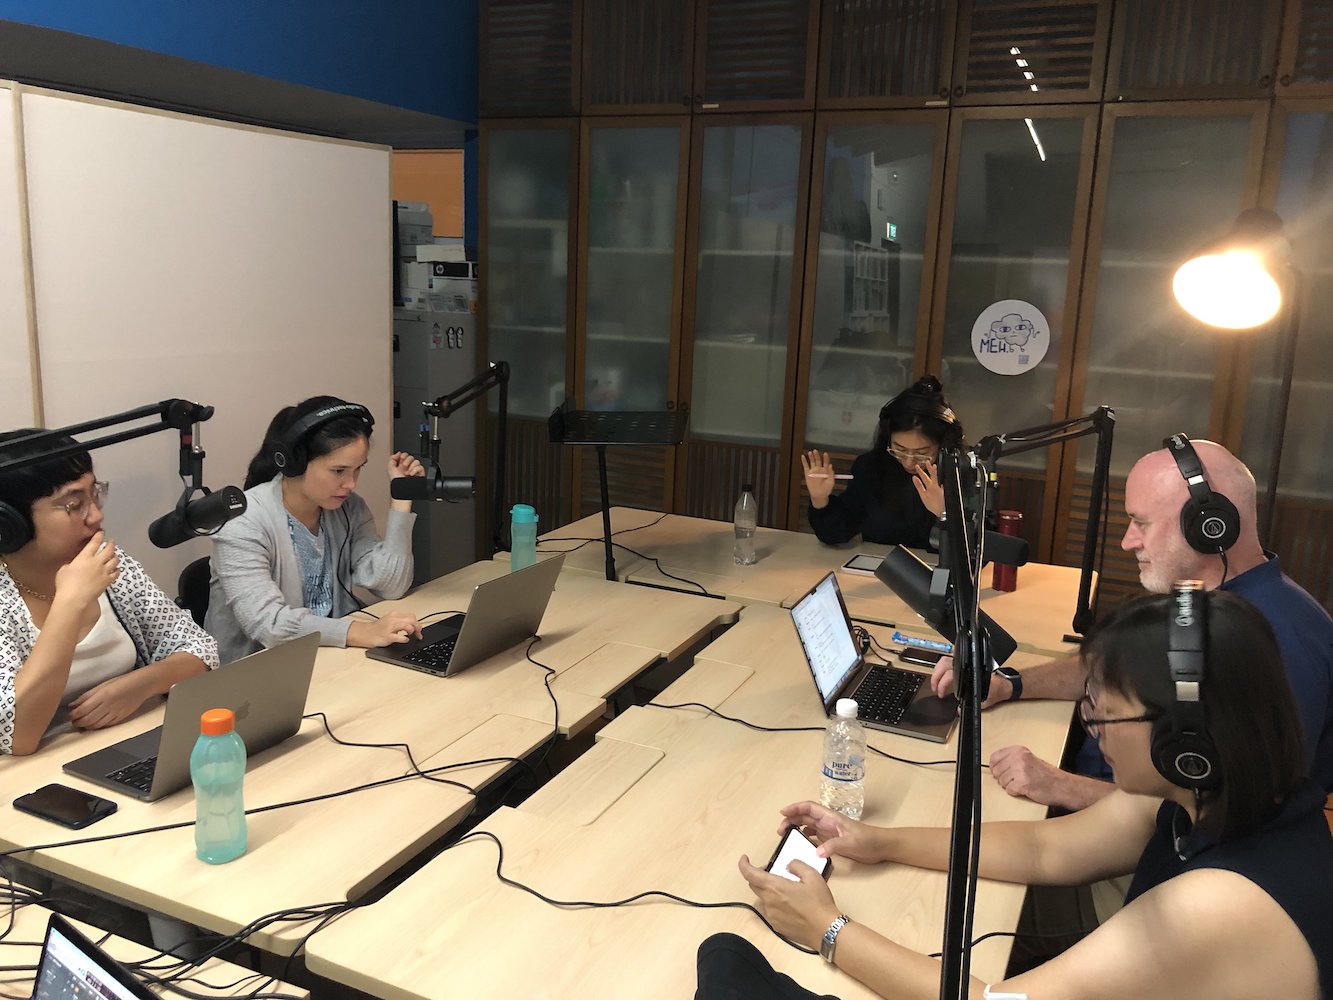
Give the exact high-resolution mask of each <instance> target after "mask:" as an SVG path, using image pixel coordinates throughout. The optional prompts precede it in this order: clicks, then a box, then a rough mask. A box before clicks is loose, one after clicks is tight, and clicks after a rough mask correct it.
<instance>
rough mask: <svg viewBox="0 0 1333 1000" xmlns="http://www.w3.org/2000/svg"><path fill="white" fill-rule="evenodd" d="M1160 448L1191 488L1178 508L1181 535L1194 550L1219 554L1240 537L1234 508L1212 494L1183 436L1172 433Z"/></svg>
mask: <svg viewBox="0 0 1333 1000" xmlns="http://www.w3.org/2000/svg"><path fill="white" fill-rule="evenodd" d="M1162 447H1163V448H1165V449H1166V450H1167V451H1169V452H1171V457H1172V458H1174V459H1175V460H1176V468H1177V469H1179V470H1180V474H1181V475H1182V476H1183V477H1184V478H1185V483H1186V485H1188V486H1189V489H1190V498H1189V499H1188V500H1186V501H1185V506H1183V507H1181V508H1180V533H1181V534H1183V535H1184V536H1185V541H1187V542H1189V546H1190V548H1192V549H1194V551H1196V552H1206V553H1208V554H1209V555H1220V554H1221V553H1223V552H1225V551H1226V550H1227V549H1229V548H1231V546H1233V545H1235V544H1236V540H1237V539H1238V538H1240V514H1239V513H1237V511H1236V505H1235V504H1234V503H1232V502H1231V501H1230V500H1228V499H1227V498H1226V496H1225V495H1223V494H1221V493H1214V492H1213V490H1212V488H1211V487H1210V486H1209V485H1208V477H1207V476H1205V475H1204V474H1203V463H1202V462H1200V461H1199V456H1198V455H1197V454H1196V453H1195V451H1194V446H1193V445H1192V444H1190V439H1189V438H1187V437H1186V436H1185V435H1184V434H1172V435H1171V436H1170V437H1169V438H1166V439H1165V440H1164V441H1163V442H1162Z"/></svg>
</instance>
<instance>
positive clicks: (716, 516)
mask: <svg viewBox="0 0 1333 1000" xmlns="http://www.w3.org/2000/svg"><path fill="white" fill-rule="evenodd" d="M684 447H685V462H686V470H685V482H686V483H687V491H686V495H685V509H684V510H682V511H677V513H680V514H687V515H689V516H690V517H707V518H712V519H713V520H716V521H730V520H731V518H732V514H733V512H734V508H735V506H736V500H737V498H738V497H739V496H740V495H741V487H742V486H744V485H745V484H746V483H750V484H752V485H753V486H754V497H755V500H756V501H757V502H758V504H759V523H760V524H761V525H764V526H766V527H774V526H775V525H777V524H778V521H777V518H778V516H779V513H780V511H781V510H782V506H783V505H782V498H781V497H780V496H779V495H778V483H779V479H780V468H779V462H780V461H781V452H780V451H779V449H777V448H761V447H758V446H755V445H749V444H733V443H731V442H728V441H701V440H693V441H690V442H688V443H687V444H686V445H685V446H684Z"/></svg>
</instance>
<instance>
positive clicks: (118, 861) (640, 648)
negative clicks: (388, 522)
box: [0, 562, 740, 954]
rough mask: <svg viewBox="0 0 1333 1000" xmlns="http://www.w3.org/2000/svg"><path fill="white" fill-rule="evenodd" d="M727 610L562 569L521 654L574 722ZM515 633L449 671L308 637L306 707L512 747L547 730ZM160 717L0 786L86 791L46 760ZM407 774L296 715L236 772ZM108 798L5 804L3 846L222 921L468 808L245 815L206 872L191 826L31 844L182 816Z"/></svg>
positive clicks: (352, 731) (344, 880)
mask: <svg viewBox="0 0 1333 1000" xmlns="http://www.w3.org/2000/svg"><path fill="white" fill-rule="evenodd" d="M503 572H505V567H503V566H502V565H501V564H499V563H495V562H484V563H478V564H475V565H474V566H470V567H466V568H465V569H463V570H460V571H458V572H457V573H453V574H450V575H449V576H448V577H444V578H441V579H440V580H437V581H434V582H433V583H431V584H428V585H426V586H424V587H422V588H420V589H419V590H418V591H416V592H415V593H414V594H412V595H411V596H410V597H408V598H406V599H404V600H401V601H396V602H386V604H384V605H380V606H377V609H376V610H384V609H385V608H386V607H391V606H392V607H401V608H406V609H408V610H411V611H414V612H416V613H418V614H421V615H424V614H427V613H428V612H430V611H446V610H453V609H461V608H466V606H467V599H468V595H469V594H470V593H471V590H472V588H473V587H474V586H475V585H476V584H477V583H480V582H482V581H483V580H486V579H490V578H492V577H494V576H496V575H498V574H500V573H503ZM739 611H740V608H739V607H738V606H737V605H735V604H730V603H727V602H724V601H715V600H710V599H707V598H702V597H691V596H689V595H686V594H674V593H664V592H662V591H653V590H646V589H643V588H638V587H625V586H622V585H619V584H614V583H608V582H606V581H605V580H595V579H592V578H590V577H586V576H580V575H577V574H569V575H562V577H561V578H560V580H559V581H558V582H557V585H556V590H555V594H554V595H553V597H552V600H551V605H550V607H549V608H548V610H547V615H546V618H545V619H544V621H543V625H542V630H541V636H542V637H541V639H540V640H539V641H538V642H536V643H535V644H534V645H533V647H532V655H533V657H534V658H535V659H537V660H539V661H540V662H542V663H544V664H547V665H548V666H550V667H552V668H554V669H555V670H557V671H558V676H557V678H556V679H555V680H554V681H553V682H552V684H551V690H552V692H553V693H554V694H555V696H556V698H557V699H558V702H559V716H560V719H559V729H560V732H561V733H563V734H569V733H576V732H579V731H580V730H581V729H583V728H585V727H586V726H587V725H588V724H589V723H590V722H591V721H592V720H593V719H596V718H598V717H599V716H600V715H601V714H602V713H603V712H604V711H605V709H606V697H607V695H608V694H610V693H611V692H613V691H616V690H617V689H619V688H620V687H622V686H624V685H625V684H627V683H628V682H630V681H631V680H633V678H634V677H636V676H637V675H638V674H640V673H641V672H642V671H643V670H645V669H647V668H648V667H649V666H652V665H653V664H655V663H656V662H658V661H659V660H660V659H663V658H667V659H670V658H673V657H675V656H678V655H680V653H681V652H682V651H684V650H686V649H688V648H689V647H691V646H692V645H693V644H696V643H700V642H702V641H705V640H706V639H707V638H708V637H710V636H711V635H712V632H713V630H714V629H715V628H719V627H720V626H722V625H725V624H727V623H729V622H731V621H733V620H735V618H736V616H737V614H738V613H739ZM527 645H528V644H526V643H524V644H522V645H520V646H518V647H515V648H514V649H511V650H509V651H507V652H505V653H503V654H500V655H498V656H495V657H492V658H491V659H490V660H487V661H485V662H484V663H481V664H478V665H477V666H475V667H473V668H471V669H469V670H467V671H465V672H463V673H461V674H458V675H456V676H454V677H450V678H439V677H434V676H432V675H428V674H424V673H421V672H418V671H414V670H407V669H404V668H402V667H397V666H394V665H392V664H387V663H382V662H380V661H377V660H371V659H369V658H367V657H366V656H365V653H364V651H363V650H359V649H332V648H325V649H321V650H320V652H319V654H318V656H317V658H316V665H315V676H314V680H313V682H312V686H311V691H310V697H309V699H308V701H307V711H308V712H310V713H314V712H322V713H324V714H325V715H326V716H327V718H328V721H329V725H330V726H331V728H332V730H333V732H334V733H335V734H336V735H337V736H338V737H339V738H340V739H343V740H347V741H352V742H362V743H405V744H408V745H409V746H410V747H411V749H412V752H413V754H414V755H415V757H416V760H417V762H418V764H419V765H421V766H423V767H428V768H434V767H440V766H443V765H449V764H453V763H458V762H467V761H474V760H484V759H488V758H521V757H524V756H526V755H528V754H530V753H532V752H533V751H534V750H536V749H537V748H539V747H540V746H541V745H542V744H543V743H544V742H545V741H547V740H548V739H550V738H551V736H552V734H553V724H554V721H555V719H554V715H555V712H554V706H553V704H552V701H551V694H549V693H548V692H547V690H546V687H545V684H544V680H545V676H546V674H545V671H543V670H542V669H540V668H539V667H537V666H534V665H533V664H532V663H530V662H528V661H527V659H526V658H525V656H524V650H525V649H526V648H527ZM224 669H225V668H224ZM161 716H162V708H161V707H160V706H159V707H155V708H152V709H150V710H147V711H145V712H141V713H140V714H139V715H137V716H135V717H134V718H133V719H131V720H127V721H126V722H124V723H121V724H120V725H118V726H115V727H112V728H111V729H107V730H102V731H99V732H94V733H79V734H65V735H61V736H57V737H55V738H53V739H52V740H51V741H49V744H48V745H46V746H44V747H43V748H42V750H41V751H40V752H39V753H37V754H35V755H34V756H32V757H26V758H14V757H5V758H2V759H0V798H3V799H4V800H6V801H11V800H13V799H14V798H15V797H16V796H18V795H20V794H22V793H24V792H28V791H31V790H33V789H34V788H37V787H40V786H41V785H44V784H46V783H47V782H50V781H58V782H63V783H65V784H70V785H74V786H77V787H83V788H85V789H87V790H88V791H93V792H98V791H99V790H98V788H97V786H94V785H92V784H90V783H88V782H84V781H82V780H80V779H78V778H75V777H73V776H71V775H65V774H63V773H61V771H60V766H61V764H63V763H64V762H66V761H69V760H72V759H74V758H75V757H78V756H81V755H82V754H85V753H89V752H91V751H92V750H95V749H98V748H100V747H102V746H106V745H108V744H110V743H113V742H115V741H117V740H119V739H122V738H124V737H126V736H129V735H132V734H133V733H136V732H140V731H142V730H144V729H147V728H150V727H151V726H154V725H157V724H160V722H161ZM513 766H514V764H513V762H512V761H508V760H503V761H498V762H493V763H489V764H485V765H480V766H476V767H472V768H468V769H460V770H450V771H447V772H444V773H443V774H441V775H440V776H441V777H442V778H448V779H450V780H452V781H456V782H461V783H462V784H463V785H465V786H467V787H468V788H479V787H480V786H481V785H483V784H485V783H486V782H487V781H490V780H492V779H494V778H495V777H496V776H497V775H499V774H500V773H502V772H504V771H506V770H508V769H509V768H511V767H513ZM409 770H410V765H409V763H408V761H407V758H406V754H405V753H404V752H403V751H402V750H401V749H378V748H365V747H344V746H339V745H337V744H336V743H334V742H333V741H331V740H330V739H329V738H328V737H327V736H326V735H325V734H324V730H323V726H322V724H321V723H320V722H319V721H318V720H307V721H306V722H305V723H304V724H303V725H302V728H301V730H300V732H299V733H298V734H297V735H296V736H295V737H293V738H292V739H291V740H289V741H287V742H286V743H284V744H283V745H282V746H280V747H275V748H273V749H271V750H268V751H265V752H264V753H261V754H257V755H255V757H254V759H253V760H252V762H251V766H250V768H249V770H248V772H247V774H246V786H245V796H246V805H247V807H250V808H254V807H257V806H265V805H269V804H274V803H283V802H290V801H292V800H297V799H305V798H310V797H317V796H321V795H324V794H326V793H331V792H336V791H339V790H342V789H347V788H351V787H353V786H358V785H362V784H369V783H374V782H382V781H388V780H391V779H397V778H401V777H402V776H403V775H405V774H407V773H408V772H409ZM106 794H107V795H109V796H110V797H112V798H114V799H115V800H116V801H117V803H118V805H119V807H120V808H119V810H118V811H117V812H116V813H115V814H114V815H112V816H110V817H108V818H107V819H105V820H103V821H101V822H100V823H98V824H97V825H96V826H93V827H90V828H88V829H87V830H83V831H70V830H64V829H62V828H60V827H58V826H55V825H53V824H51V823H49V822H47V821H45V820H42V819H39V818H37V817H34V816H29V815H28V814H26V813H19V812H17V811H13V812H12V815H11V816H10V817H8V818H7V822H6V823H5V824H4V826H3V828H2V829H0V848H2V849H9V848H19V847H25V848H26V847H35V848H36V849H34V850H31V851H27V852H25V853H23V854H22V855H20V857H21V858H22V859H23V860H24V861H26V862H28V863H29V864H32V865H34V866H36V867H39V868H42V869H45V870H48V871H50V872H52V873H55V874H58V875H60V876H62V877H64V878H67V879H69V880H71V881H73V882H76V883H79V884H83V885H87V886H90V887H92V888H94V889H96V890H98V891H101V892H104V893H107V894H108V895H111V896H113V897H116V898H118V899H122V900H125V901H127V902H129V903H130V904H131V905H134V906H137V907H140V908H143V909H146V910H150V911H155V912H158V913H163V914H166V915H168V916H171V917H174V918H177V919H179V920H184V921H187V922H189V923H192V924H197V925H200V926H202V927H206V928H208V929H210V930H214V931H220V932H224V933H232V932H234V931H236V930H238V929H239V928H241V927H243V926H245V925H246V924H247V923H249V922H250V921H251V920H253V919H254V918H256V917H258V916H260V915H262V914H264V913H267V912H270V911H276V910H279V909H284V908H289V907H298V906H304V905H308V904H315V903H325V902H336V901H343V900H350V899H355V898H357V897H358V896H360V895H362V894H363V893H364V892H366V891H367V890H368V889H369V888H371V887H372V886H375V885H377V884H378V883H380V882H381V881H383V880H384V878H385V877H386V876H387V875H388V874H390V873H391V872H392V871H394V870H395V869H396V868H398V867H400V866H401V865H402V864H403V863H405V862H406V861H408V860H410V859H411V858H412V857H414V856H415V855H416V854H418V853H419V852H420V851H421V850H422V849H423V848H425V847H426V846H427V845H429V844H430V843H432V842H433V841H435V840H437V839H438V838H439V837H441V836H442V835H444V834H445V833H447V832H448V831H449V830H450V829H452V828H453V827H454V826H455V825H456V824H457V823H458V822H459V821H460V820H461V819H463V818H464V817H465V816H467V815H468V813H469V812H470V811H471V810H472V808H473V804H474V796H473V795H472V794H471V793H470V792H469V791H467V790H466V789H464V788H458V787H454V786H452V785H448V784H442V783H438V782H435V781H428V780H422V779H419V778H414V779H411V780H402V781H396V782H395V783H392V784H386V785H381V786H379V787H374V788H370V789H367V790H364V791H358V792H355V793H354V794H349V795H343V796H341V797H335V798H330V799H323V800H320V801H315V802H311V803H308V804H303V805H296V806H290V807H286V808H280V809H275V810H272V811H268V812H262V813H257V814H252V815H251V816H250V817H249V849H248V851H247V852H246V854H245V855H243V856H242V857H241V858H238V859H237V860H236V861H233V862H231V863H229V864H227V865H225V866H222V867H216V868H215V867H213V866H211V865H207V864H205V863H203V862H202V861H199V860H198V859H197V858H196V857H195V855H194V841H193V837H194V831H193V829H192V827H191V826H189V825H186V826H183V827H182V828H179V829H173V830H168V831H162V832H157V833H149V834H143V835H138V836H129V837H125V838H122V839H116V840H110V841H103V842H94V843H77V844H74V845H72V846H64V847H51V846H40V845H51V844H55V843H62V842H67V841H82V840H85V839H86V838H95V837H99V836H103V835H106V834H116V833H124V832H129V831H136V830H142V829H144V828H146V827H153V826H158V825H164V824H173V823H183V824H191V823H192V822H193V819H194V794H193V791H192V790H191V789H189V788H186V789H183V790H182V791H180V792H177V793H176V794H174V795H170V796H168V797H166V798H165V799H162V800H160V801H159V802H156V803H151V804H149V803H143V802H139V801H137V800H133V799H128V798H125V797H122V796H117V795H115V794H114V793H106ZM309 929H310V925H300V924H297V925H292V924H283V925H279V926H275V927H272V928H270V929H268V930H266V931H263V932H260V933H258V934H256V935H254V936H252V938H251V940H252V941H253V942H254V943H256V944H258V945H259V946H260V947H263V948H265V949H267V950H269V951H274V952H278V953H282V954H287V953H290V952H291V951H292V950H293V949H294V948H295V947H296V946H297V944H298V943H299V941H300V940H301V937H302V936H303V935H304V934H305V933H306V932H307V931H308V930H309Z"/></svg>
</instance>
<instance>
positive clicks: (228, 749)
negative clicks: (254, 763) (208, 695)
mask: <svg viewBox="0 0 1333 1000" xmlns="http://www.w3.org/2000/svg"><path fill="white" fill-rule="evenodd" d="M190 781H191V782H193V784H194V810H195V815H194V850H195V854H197V855H198V856H199V859H200V860H201V861H207V862H208V863H209V864H210V865H220V864H224V863H226V862H228V861H234V860H235V859H236V858H239V857H240V856H241V855H242V854H244V853H245V801H244V798H243V796H242V793H241V786H242V784H243V783H244V781H245V743H244V742H243V741H242V740H241V736H240V734H239V733H238V732H236V716H235V714H234V713H233V712H232V710H231V709H229V708H211V709H209V710H208V711H207V712H205V713H204V714H203V715H201V716H200V717H199V740H198V741H197V742H196V743H195V745H194V750H193V751H191V753H190Z"/></svg>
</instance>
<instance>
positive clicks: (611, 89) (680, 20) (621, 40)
mask: <svg viewBox="0 0 1333 1000" xmlns="http://www.w3.org/2000/svg"><path fill="white" fill-rule="evenodd" d="M585 9H586V14H585V18H586V22H585V25H584V34H583V44H584V45H585V46H586V47H588V49H589V56H590V58H588V59H586V60H585V62H584V66H585V69H586V76H585V81H586V88H587V89H586V90H585V94H586V95H587V100H588V103H590V104H597V105H633V104H674V105H677V106H680V107H683V104H682V102H683V101H688V97H689V91H690V82H689V80H688V79H687V78H686V66H687V59H686V52H685V39H686V37H687V34H688V32H687V31H686V26H687V25H686V22H687V21H688V20H689V18H690V15H691V7H690V5H689V4H688V3H680V2H679V0H587V6H586V8H585Z"/></svg>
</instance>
